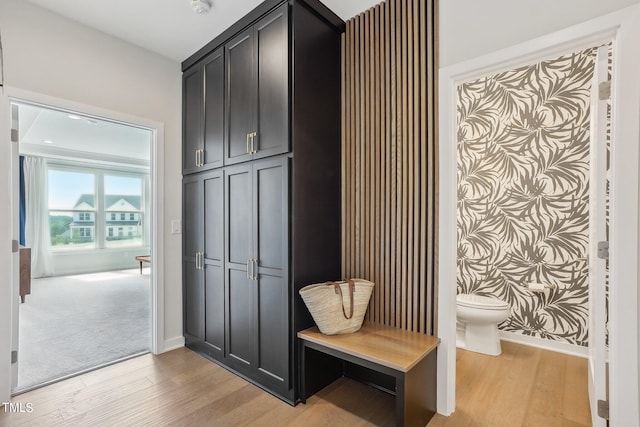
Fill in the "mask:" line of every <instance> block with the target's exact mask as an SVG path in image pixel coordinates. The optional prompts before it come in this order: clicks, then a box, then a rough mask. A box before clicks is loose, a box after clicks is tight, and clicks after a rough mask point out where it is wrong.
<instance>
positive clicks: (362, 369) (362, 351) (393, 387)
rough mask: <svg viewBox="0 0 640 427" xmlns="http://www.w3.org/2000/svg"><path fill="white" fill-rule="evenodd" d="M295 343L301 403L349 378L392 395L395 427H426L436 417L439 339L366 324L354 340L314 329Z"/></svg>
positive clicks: (299, 335) (301, 334) (302, 335)
mask: <svg viewBox="0 0 640 427" xmlns="http://www.w3.org/2000/svg"><path fill="white" fill-rule="evenodd" d="M298 338H299V340H298V343H299V354H300V370H301V372H300V380H301V384H300V397H301V401H302V402H303V403H304V402H306V399H307V398H308V397H309V396H311V395H313V394H315V393H317V392H318V391H319V390H320V389H322V388H324V387H325V386H327V385H328V384H330V383H331V382H333V381H335V380H336V379H337V378H339V377H341V376H348V377H352V378H354V379H358V380H361V381H364V382H367V383H369V384H371V385H373V386H375V387H377V388H379V389H382V390H384V391H387V392H389V393H391V394H393V395H395V398H396V425H398V426H420V427H424V426H425V425H426V424H427V422H428V421H429V420H430V419H431V417H432V416H433V414H434V413H435V410H436V347H437V346H438V342H439V340H438V339H437V338H435V337H432V336H428V335H424V334H419V333H416V332H410V331H405V330H403V329H398V328H392V327H388V326H383V325H379V324H374V323H366V322H365V323H364V324H363V325H362V328H361V329H360V330H359V331H358V332H355V333H353V334H344V335H324V334H322V333H320V331H319V330H318V328H317V327H313V328H309V329H306V330H304V331H300V332H298ZM320 353H322V354H320ZM326 355H329V356H331V357H330V358H327V356H326Z"/></svg>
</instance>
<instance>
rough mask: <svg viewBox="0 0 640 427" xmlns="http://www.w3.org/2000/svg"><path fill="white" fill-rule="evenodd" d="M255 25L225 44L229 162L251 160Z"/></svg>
mask: <svg viewBox="0 0 640 427" xmlns="http://www.w3.org/2000/svg"><path fill="white" fill-rule="evenodd" d="M254 40H255V37H254V32H253V28H249V29H248V30H246V31H244V32H242V33H241V34H239V35H238V36H237V37H235V38H234V39H232V40H231V41H230V42H229V43H227V44H226V45H225V60H226V63H227V75H226V81H227V93H226V95H227V134H226V153H225V164H233V163H238V162H242V161H246V160H251V145H250V144H251V138H253V133H254V132H255V125H254V120H255V105H256V93H257V78H256V70H255V46H254Z"/></svg>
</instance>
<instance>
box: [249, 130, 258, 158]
mask: <svg viewBox="0 0 640 427" xmlns="http://www.w3.org/2000/svg"><path fill="white" fill-rule="evenodd" d="M250 135H251V152H250V154H256V153H257V152H258V150H256V149H255V147H254V145H253V143H254V139H255V137H256V136H258V134H257V133H255V132H253V133H251V134H250Z"/></svg>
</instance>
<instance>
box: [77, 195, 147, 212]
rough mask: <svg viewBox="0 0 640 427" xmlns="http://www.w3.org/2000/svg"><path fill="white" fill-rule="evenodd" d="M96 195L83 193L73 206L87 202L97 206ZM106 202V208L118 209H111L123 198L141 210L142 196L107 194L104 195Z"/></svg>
mask: <svg viewBox="0 0 640 427" xmlns="http://www.w3.org/2000/svg"><path fill="white" fill-rule="evenodd" d="M94 197H95V196H94V195H93V194H82V195H80V198H79V199H78V201H77V202H76V204H75V205H74V206H73V208H74V209H75V208H77V207H78V206H80V205H81V204H83V203H86V204H87V205H89V206H91V207H95V199H94ZM104 199H105V200H104V202H105V203H104V204H105V206H106V209H105V210H112V211H113V210H116V211H117V209H115V208H114V209H110V208H111V207H112V206H114V205H115V204H116V203H118V202H120V201H121V200H123V201H125V202H127V203H129V204H130V205H131V206H133V207H134V208H135V209H137V210H140V205H141V203H140V202H141V199H142V198H141V197H140V196H132V195H122V194H106V195H105V196H104Z"/></svg>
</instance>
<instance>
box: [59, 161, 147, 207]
mask: <svg viewBox="0 0 640 427" xmlns="http://www.w3.org/2000/svg"><path fill="white" fill-rule="evenodd" d="M104 191H105V194H122V195H135V196H140V195H141V194H142V180H141V179H140V178H135V177H127V176H115V175H106V174H105V175H104ZM95 193H96V175H94V174H92V173H85V172H76V171H62V170H49V209H64V210H67V209H72V208H73V206H74V205H75V204H76V202H77V201H78V199H79V198H80V195H82V194H95Z"/></svg>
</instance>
